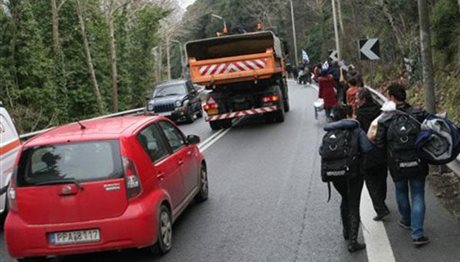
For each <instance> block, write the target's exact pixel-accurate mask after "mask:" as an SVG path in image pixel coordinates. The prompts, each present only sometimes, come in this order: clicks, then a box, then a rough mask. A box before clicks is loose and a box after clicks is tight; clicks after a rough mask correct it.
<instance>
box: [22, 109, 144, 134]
mask: <svg viewBox="0 0 460 262" xmlns="http://www.w3.org/2000/svg"><path fill="white" fill-rule="evenodd" d="M144 110H145V107H140V108H136V109H131V110H127V111H123V112H118V113H114V114H110V115H103V116H98V117H94V118H90V119H84V120H82V121H87V120H96V119H104V118H111V117H116V116H125V115H132V114H137V113H140V112H143V111H144ZM53 128H54V127H50V128H46V129H43V130H39V131H35V132H31V133H27V134H23V135H20V136H19V138H20V139H21V140H27V139H29V138H31V137H33V136H36V135H38V134H41V133H44V132H46V131H48V130H51V129H53Z"/></svg>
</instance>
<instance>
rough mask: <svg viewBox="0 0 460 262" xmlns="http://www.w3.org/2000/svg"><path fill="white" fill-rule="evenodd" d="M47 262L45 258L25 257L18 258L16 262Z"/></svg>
mask: <svg viewBox="0 0 460 262" xmlns="http://www.w3.org/2000/svg"><path fill="white" fill-rule="evenodd" d="M44 261H49V260H48V259H47V258H46V257H27V258H19V259H18V262H44Z"/></svg>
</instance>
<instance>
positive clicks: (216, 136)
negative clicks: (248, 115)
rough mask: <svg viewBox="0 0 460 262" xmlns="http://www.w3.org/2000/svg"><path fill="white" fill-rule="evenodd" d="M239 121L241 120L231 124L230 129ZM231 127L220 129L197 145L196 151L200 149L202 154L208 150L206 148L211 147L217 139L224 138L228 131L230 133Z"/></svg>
mask: <svg viewBox="0 0 460 262" xmlns="http://www.w3.org/2000/svg"><path fill="white" fill-rule="evenodd" d="M240 121H241V119H238V120H236V121H235V122H234V123H233V125H232V127H233V126H234V125H236V124H238V123H239V122H240ZM232 127H230V128H227V129H221V130H219V131H217V132H216V133H214V134H213V135H212V136H210V137H208V138H207V139H206V140H204V141H203V142H201V143H200V144H199V145H198V149H200V151H201V152H204V151H205V150H206V149H208V147H210V146H212V145H213V144H214V143H215V142H217V141H218V140H219V139H221V138H222V137H223V136H225V134H227V133H228V131H230V129H232Z"/></svg>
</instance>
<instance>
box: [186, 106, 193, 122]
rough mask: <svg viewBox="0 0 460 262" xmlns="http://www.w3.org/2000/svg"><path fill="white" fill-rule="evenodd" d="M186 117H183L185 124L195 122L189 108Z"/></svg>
mask: <svg viewBox="0 0 460 262" xmlns="http://www.w3.org/2000/svg"><path fill="white" fill-rule="evenodd" d="M187 112H188V113H187V115H186V116H185V121H187V123H190V124H191V123H193V121H195V116H194V115H193V112H192V110H191V108H189V109H188V110H187Z"/></svg>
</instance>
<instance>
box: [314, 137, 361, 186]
mask: <svg viewBox="0 0 460 262" xmlns="http://www.w3.org/2000/svg"><path fill="white" fill-rule="evenodd" d="M320 155H321V179H322V180H323V182H331V181H336V180H337V179H343V178H350V177H351V176H352V175H353V174H356V173H357V172H358V169H359V143H358V137H357V135H356V132H355V130H354V129H334V130H329V131H328V132H327V133H326V134H325V135H324V136H323V142H322V146H321V148H320Z"/></svg>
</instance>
